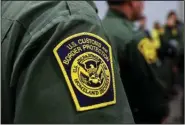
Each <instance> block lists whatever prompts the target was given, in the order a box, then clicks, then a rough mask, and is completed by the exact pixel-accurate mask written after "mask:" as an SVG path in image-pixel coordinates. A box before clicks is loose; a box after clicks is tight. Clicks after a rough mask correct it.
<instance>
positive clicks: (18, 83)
mask: <svg viewBox="0 0 185 125" xmlns="http://www.w3.org/2000/svg"><path fill="white" fill-rule="evenodd" d="M91 5H92V3H90V2H86V1H76V2H75V1H61V2H57V1H55V2H51V1H48V2H46V1H15V2H13V1H8V2H5V1H4V2H2V18H1V19H2V29H1V31H2V39H1V45H2V51H1V55H2V64H1V67H2V71H1V72H2V82H1V84H2V92H1V93H2V108H1V109H2V118H1V119H2V123H30V124H33V123H37V124H39V123H42V124H46V123H60V124H62V123H134V121H133V117H132V113H131V110H130V107H129V104H128V101H127V97H126V94H125V91H124V87H123V84H122V82H121V79H120V74H119V72H118V71H119V69H118V64H117V61H116V58H115V52H114V50H113V66H114V76H115V83H116V95H117V96H116V100H117V101H116V104H114V105H110V106H106V107H104V108H98V109H93V110H89V111H83V112H77V111H76V108H75V104H74V102H73V100H72V97H71V95H70V92H69V88H68V86H67V84H66V81H65V79H64V76H63V74H62V72H61V70H60V67H59V65H58V62H57V61H56V58H55V57H54V54H53V49H54V47H55V46H56V45H58V44H59V42H60V41H61V40H63V39H65V38H67V37H69V36H71V35H73V34H76V33H80V32H90V33H93V34H96V35H98V36H100V37H102V38H103V39H105V40H106V41H108V43H109V44H110V45H112V41H110V40H109V38H108V37H107V35H106V34H105V32H104V30H103V27H102V24H101V21H100V19H99V17H98V16H97V14H96V12H95V9H93V7H92V6H91Z"/></svg>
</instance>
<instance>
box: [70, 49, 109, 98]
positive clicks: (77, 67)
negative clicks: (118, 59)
mask: <svg viewBox="0 0 185 125" xmlns="http://www.w3.org/2000/svg"><path fill="white" fill-rule="evenodd" d="M71 78H72V80H73V83H74V85H75V87H76V88H77V89H78V90H79V91H80V92H81V93H83V94H84V95H86V96H89V97H100V96H102V95H104V94H105V93H106V92H107V90H108V88H109V86H110V71H109V69H108V66H107V64H106V63H105V62H104V60H103V59H102V58H101V57H100V56H98V55H97V54H95V53H93V52H86V53H83V54H81V55H79V56H78V57H77V58H76V59H75V60H74V62H73V64H72V68H71Z"/></svg>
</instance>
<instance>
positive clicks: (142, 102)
mask: <svg viewBox="0 0 185 125" xmlns="http://www.w3.org/2000/svg"><path fill="white" fill-rule="evenodd" d="M103 25H104V27H105V29H106V31H107V33H108V34H109V36H110V37H111V39H112V41H113V44H115V49H116V50H117V54H118V61H119V64H120V72H121V77H122V81H123V85H124V87H125V91H126V93H127V96H128V100H129V103H130V106H131V109H132V111H133V115H135V113H137V112H145V116H143V117H146V116H147V115H148V114H147V112H148V113H153V114H155V112H160V111H161V112H163V111H162V110H163V109H164V107H163V105H164V104H166V103H165V99H164V98H165V96H166V91H165V89H166V86H165V84H164V83H163V82H162V81H160V79H158V78H157V76H156V73H155V71H154V68H152V67H153V65H154V64H149V63H147V61H146V59H145V58H144V56H143V54H141V52H140V51H139V49H138V45H139V44H140V41H141V40H142V39H143V38H145V37H146V35H145V33H142V32H140V31H137V30H136V29H135V28H134V25H133V23H132V22H131V21H129V20H128V19H127V18H126V17H125V16H124V15H123V14H120V13H119V12H117V11H115V10H111V9H110V10H109V11H108V13H107V15H106V17H105V19H104V20H103ZM161 109H162V110H161ZM134 117H136V116H134ZM147 117H150V116H147ZM145 119H146V118H145ZM136 123H137V121H136Z"/></svg>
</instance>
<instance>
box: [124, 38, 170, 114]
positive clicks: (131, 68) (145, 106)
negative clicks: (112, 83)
mask: <svg viewBox="0 0 185 125" xmlns="http://www.w3.org/2000/svg"><path fill="white" fill-rule="evenodd" d="M141 39H143V38H141ZM141 39H138V40H137V41H135V40H133V41H132V42H130V43H129V44H127V46H126V50H125V53H126V55H127V56H126V59H125V61H126V62H127V66H126V68H125V70H126V71H128V72H126V74H125V76H123V75H122V79H123V80H124V79H125V80H126V81H127V80H128V81H129V83H128V84H126V85H125V87H126V92H128V98H129V99H130V100H129V102H130V103H131V107H132V108H133V109H134V108H135V109H137V110H139V111H140V109H142V110H145V111H147V112H157V111H160V110H161V111H164V110H165V109H164V107H162V105H164V104H165V103H164V102H165V101H164V100H165V96H166V93H165V87H166V86H165V84H164V83H163V82H162V81H161V80H160V79H159V78H158V77H157V75H156V71H155V70H154V68H153V64H150V63H148V61H147V60H146V58H145V57H144V55H143V53H142V52H141V51H139V49H138V44H139V42H138V41H141ZM129 76H130V77H129ZM128 81H127V82H128ZM151 107H152V108H151Z"/></svg>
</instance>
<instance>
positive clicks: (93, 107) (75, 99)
mask: <svg viewBox="0 0 185 125" xmlns="http://www.w3.org/2000/svg"><path fill="white" fill-rule="evenodd" d="M82 35H89V36H92V37H95V38H97V39H99V40H101V41H102V42H103V43H104V44H106V45H107V46H108V48H109V54H110V65H111V70H112V81H113V91H114V92H113V93H114V100H113V101H109V102H103V103H100V104H95V105H90V106H85V107H80V104H79V102H78V99H77V97H76V94H75V92H74V90H73V87H72V85H71V82H70V80H69V78H68V75H67V73H66V71H65V68H64V66H63V64H62V62H61V60H60V57H59V55H58V53H57V50H58V49H59V48H60V47H61V46H62V45H63V44H64V43H66V42H67V41H69V40H71V39H73V38H75V37H78V36H82ZM53 53H54V55H55V57H56V60H57V62H58V63H59V66H60V69H61V70H62V73H63V75H64V77H65V80H66V82H67V85H68V88H69V90H70V93H71V96H72V98H73V101H74V103H75V106H76V110H77V111H86V110H91V109H97V108H101V107H106V106H108V105H113V104H116V85H115V77H114V69H113V59H112V49H111V46H110V45H109V44H108V43H107V42H106V41H105V40H104V39H102V38H101V37H99V36H98V35H95V34H93V33H88V32H81V33H77V34H74V35H72V36H69V37H67V38H65V39H64V40H62V41H61V42H60V43H59V44H58V45H57V46H56V47H55V48H54V49H53Z"/></svg>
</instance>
